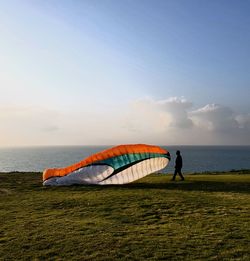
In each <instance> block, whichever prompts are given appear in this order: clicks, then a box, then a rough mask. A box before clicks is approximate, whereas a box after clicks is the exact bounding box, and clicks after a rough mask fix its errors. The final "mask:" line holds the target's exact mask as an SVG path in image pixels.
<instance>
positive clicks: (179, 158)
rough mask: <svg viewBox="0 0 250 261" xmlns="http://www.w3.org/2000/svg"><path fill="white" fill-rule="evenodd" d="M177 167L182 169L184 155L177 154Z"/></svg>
mask: <svg viewBox="0 0 250 261" xmlns="http://www.w3.org/2000/svg"><path fill="white" fill-rule="evenodd" d="M175 168H176V169H181V168H182V157H181V155H177V157H176V160H175Z"/></svg>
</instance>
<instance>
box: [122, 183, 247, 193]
mask: <svg viewBox="0 0 250 261" xmlns="http://www.w3.org/2000/svg"><path fill="white" fill-rule="evenodd" d="M122 188H127V189H141V188H145V189H164V190H166V189H167V190H182V191H208V192H236V193H250V183H243V182H216V181H187V182H186V181H184V182H183V181H179V182H178V181H177V182H170V183H132V184H127V185H125V186H123V187H122Z"/></svg>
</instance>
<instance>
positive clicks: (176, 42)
mask: <svg viewBox="0 0 250 261" xmlns="http://www.w3.org/2000/svg"><path fill="white" fill-rule="evenodd" d="M249 11H250V2H249V1H222V0H220V1H191V0H190V1H180V0H176V1H168V0H165V1H160V0H157V1H152V0H145V1H142V0H140V1H139V0H137V1H136V0H133V1H132V0H131V1H130V0H123V1H111V0H110V1H108V0H102V1H101V0H99V1H94V0H91V1H12V0H10V1H1V2H0V33H1V38H0V57H1V60H0V76H1V77H0V90H1V96H0V104H1V105H0V109H1V112H0V118H1V122H2V128H1V129H0V134H1V137H3V138H2V139H0V146H16V145H17V146H21V145H22V146H23V145H64V144H77V145H84V144H116V143H132V142H136V143H137V142H143V143H158V144H228V145H230V144H246V143H247V144H249V142H250V135H249V132H250V103H249V97H250V47H249V46H250V30H249V27H250V16H249ZM220 117H221V118H220ZM225 119H226V120H225ZM104 126H105V127H104ZM104 129H105V130H104ZM17 130H18V131H17ZM194 135H195V136H196V138H195V139H194V138H193V137H194ZM197 137H198V138H197Z"/></svg>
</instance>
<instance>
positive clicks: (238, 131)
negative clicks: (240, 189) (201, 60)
mask: <svg viewBox="0 0 250 261" xmlns="http://www.w3.org/2000/svg"><path fill="white" fill-rule="evenodd" d="M193 107H194V106H193V103H192V102H190V101H188V100H186V99H185V98H183V97H181V98H178V97H171V98H168V99H165V100H153V99H150V98H145V99H140V100H137V101H134V102H133V103H132V104H131V109H130V112H129V114H128V115H129V116H128V117H127V120H126V126H127V127H128V130H130V131H133V132H134V135H136V133H137V132H138V133H140V135H141V136H140V138H142V136H143V135H144V136H145V138H147V139H149V140H152V141H153V142H157V143H159V144H211V145H212V144H228V145H230V144H249V140H250V132H249V130H250V114H237V113H236V112H234V110H233V109H232V108H230V107H227V106H223V105H219V104H207V105H205V106H203V107H201V108H198V109H196V110H194V108H193ZM145 134H147V135H145ZM150 135H151V137H154V138H152V139H150V138H149V137H150Z"/></svg>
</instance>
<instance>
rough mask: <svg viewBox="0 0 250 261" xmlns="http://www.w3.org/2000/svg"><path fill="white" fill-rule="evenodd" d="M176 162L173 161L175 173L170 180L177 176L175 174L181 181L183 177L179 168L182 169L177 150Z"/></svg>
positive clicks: (180, 158)
mask: <svg viewBox="0 0 250 261" xmlns="http://www.w3.org/2000/svg"><path fill="white" fill-rule="evenodd" d="M176 155H177V157H176V160H175V172H174V176H173V178H172V179H171V180H175V177H176V175H177V173H178V174H179V176H180V177H181V180H184V177H183V175H182V173H181V168H182V157H181V152H180V151H179V150H177V151H176Z"/></svg>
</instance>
